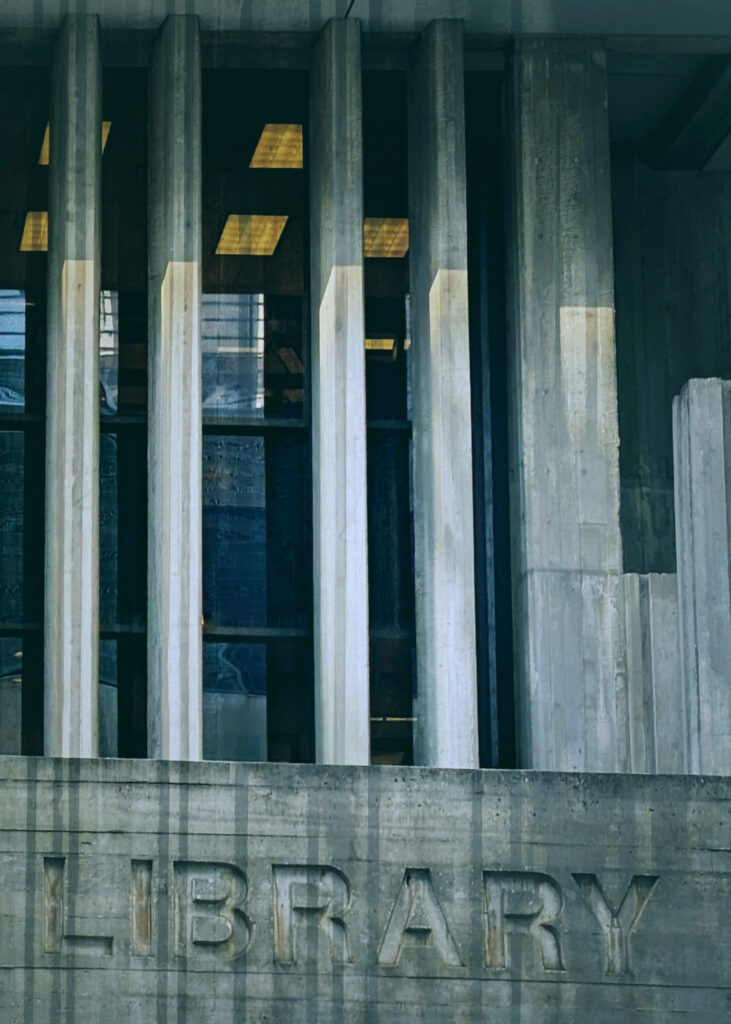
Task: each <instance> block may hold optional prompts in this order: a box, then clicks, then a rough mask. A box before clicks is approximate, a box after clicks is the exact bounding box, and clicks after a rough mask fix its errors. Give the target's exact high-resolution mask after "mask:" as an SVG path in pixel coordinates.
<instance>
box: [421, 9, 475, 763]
mask: <svg viewBox="0 0 731 1024" xmlns="http://www.w3.org/2000/svg"><path fill="white" fill-rule="evenodd" d="M465 182H466V172H465V137H464V65H463V41H462V25H461V22H458V21H435V22H432V23H431V24H430V25H429V26H428V27H427V29H426V30H425V32H424V34H423V35H422V37H421V39H420V40H419V42H418V43H417V44H416V46H415V48H414V51H413V55H412V64H411V68H410V71H409V227H410V247H409V266H410V276H411V284H410V288H411V332H412V346H411V352H412V358H413V392H412V393H413V463H414V537H415V576H416V649H417V684H418V723H417V729H418V739H417V751H418V758H419V761H420V762H421V763H422V764H427V765H434V766H437V767H446V768H475V767H477V766H478V756H479V755H478V745H477V668H476V653H475V648H476V642H475V590H474V538H473V524H472V438H471V415H470V359H469V329H468V316H467V212H466V183H465Z"/></svg>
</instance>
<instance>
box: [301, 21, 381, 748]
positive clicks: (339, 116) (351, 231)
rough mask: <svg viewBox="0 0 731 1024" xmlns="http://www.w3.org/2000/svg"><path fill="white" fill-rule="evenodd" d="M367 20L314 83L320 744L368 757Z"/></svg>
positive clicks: (322, 51) (355, 26) (319, 57)
mask: <svg viewBox="0 0 731 1024" xmlns="http://www.w3.org/2000/svg"><path fill="white" fill-rule="evenodd" d="M361 119H362V95H361V70H360V24H359V22H358V21H357V20H353V21H346V20H345V19H342V18H340V19H333V20H332V21H330V22H329V23H328V24H327V25H326V26H325V28H324V29H323V31H322V34H321V35H320V37H319V39H318V40H317V43H316V44H315V47H314V50H313V67H312V78H311V84H310V212H311V227H310V239H311V260H310V275H311V282H310V287H311V295H312V302H311V306H312V448H313V460H312V519H313V589H314V637H315V745H316V751H317V760H318V762H320V763H325V764H368V762H369V760H370V716H369V692H368V687H369V675H368V548H367V529H368V518H367V500H366V425H365V417H366V409H365V346H364V340H365V314H364V300H363V141H362V127H361Z"/></svg>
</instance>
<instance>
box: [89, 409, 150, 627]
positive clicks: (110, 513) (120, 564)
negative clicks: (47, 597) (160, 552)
mask: <svg viewBox="0 0 731 1024" xmlns="http://www.w3.org/2000/svg"><path fill="white" fill-rule="evenodd" d="M99 461H100V474H99V515H100V536H99V540H100V544H99V585H100V591H101V622H102V625H103V626H105V625H106V626H111V625H117V624H121V625H126V626H130V625H135V626H140V625H144V623H145V606H146V593H147V473H146V466H147V435H146V432H145V429H144V427H137V428H134V429H132V428H130V429H127V430H121V431H119V432H118V433H106V432H103V433H102V435H101V437H100V439H99Z"/></svg>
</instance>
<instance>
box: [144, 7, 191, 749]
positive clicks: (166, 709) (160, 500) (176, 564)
mask: <svg viewBox="0 0 731 1024" xmlns="http://www.w3.org/2000/svg"><path fill="white" fill-rule="evenodd" d="M149 145H150V150H149V155H150V171H149V204H150V206H149V234H150V257H149V332H150V337H149V346H150V348H149V408H148V416H149V428H148V429H149V441H148V495H149V498H148V501H149V512H148V515H149V520H148V599H147V600H148V627H147V628H148V641H147V642H148V655H147V669H148V673H147V675H148V678H147V689H148V725H147V727H148V753H149V755H150V756H151V757H160V758H166V759H171V760H199V759H200V758H201V756H202V635H201V616H202V597H201V585H202V584H201V579H202V568H201V549H202V532H201V531H202V526H201V520H202V490H201V473H202V465H201V432H202V428H201V324H200V308H201V270H200V268H201V69H200V38H199V29H198V21H197V19H196V18H194V17H187V16H184V15H172V16H170V17H169V18H168V19H167V21H166V22H165V24H164V25H163V28H162V31H161V33H160V36H159V38H158V40H157V41H156V43H155V48H154V53H153V61H152V67H151V73H150V143H149Z"/></svg>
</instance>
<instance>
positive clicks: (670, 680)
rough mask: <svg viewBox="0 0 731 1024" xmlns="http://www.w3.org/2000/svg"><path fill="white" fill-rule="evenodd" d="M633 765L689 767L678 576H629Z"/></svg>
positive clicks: (642, 767)
mask: <svg viewBox="0 0 731 1024" xmlns="http://www.w3.org/2000/svg"><path fill="white" fill-rule="evenodd" d="M624 608H625V627H626V628H625V632H626V636H627V687H628V690H629V701H630V730H629V734H630V770H631V771H633V772H659V773H666V772H667V773H681V774H682V773H684V772H687V771H688V728H687V722H686V707H685V698H684V691H683V681H682V674H681V671H680V638H679V636H678V578H677V576H676V575H675V574H674V573H667V574H660V573H650V574H648V575H646V576H642V575H639V574H638V573H627V574H626V575H625V577H624Z"/></svg>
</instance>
